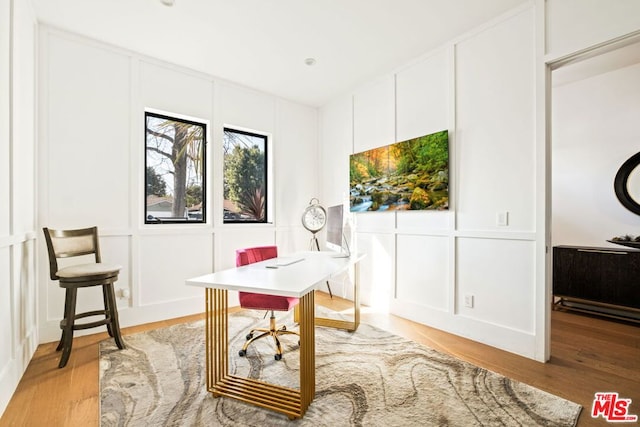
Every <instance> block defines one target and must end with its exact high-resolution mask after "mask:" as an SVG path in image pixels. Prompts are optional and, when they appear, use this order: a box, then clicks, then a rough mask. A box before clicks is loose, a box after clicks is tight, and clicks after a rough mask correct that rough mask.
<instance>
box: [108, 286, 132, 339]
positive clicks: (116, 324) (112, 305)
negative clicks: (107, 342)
mask: <svg viewBox="0 0 640 427" xmlns="http://www.w3.org/2000/svg"><path fill="white" fill-rule="evenodd" d="M103 290H104V292H105V294H106V301H107V302H106V305H105V310H107V311H108V312H109V314H108V315H109V316H110V317H111V324H109V325H107V329H110V332H111V333H110V335H111V336H112V337H113V338H114V340H115V341H116V345H117V346H118V348H119V349H120V350H123V349H125V348H127V347H126V346H125V345H124V341H123V340H122V335H121V334H120V321H119V320H118V306H117V305H116V295H115V292H114V290H113V283H108V284H106V285H104V286H103Z"/></svg>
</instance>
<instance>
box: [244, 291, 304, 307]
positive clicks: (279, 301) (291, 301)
mask: <svg viewBox="0 0 640 427" xmlns="http://www.w3.org/2000/svg"><path fill="white" fill-rule="evenodd" d="M238 294H239V297H240V306H241V307H242V308H250V309H253V310H276V311H289V310H291V309H292V308H293V307H294V306H295V305H296V304H298V301H299V299H298V298H295V297H282V296H279V295H264V294H254V293H251V292H239V293H238Z"/></svg>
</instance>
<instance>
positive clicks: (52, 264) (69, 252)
mask: <svg viewBox="0 0 640 427" xmlns="http://www.w3.org/2000/svg"><path fill="white" fill-rule="evenodd" d="M42 230H43V231H44V238H45V240H46V242H47V250H48V251H49V274H50V276H51V280H58V275H57V272H58V258H71V257H76V256H82V255H90V254H94V255H95V260H96V262H100V246H99V245H98V227H90V228H81V229H76V230H51V229H50V228H47V227H44V228H43V229H42Z"/></svg>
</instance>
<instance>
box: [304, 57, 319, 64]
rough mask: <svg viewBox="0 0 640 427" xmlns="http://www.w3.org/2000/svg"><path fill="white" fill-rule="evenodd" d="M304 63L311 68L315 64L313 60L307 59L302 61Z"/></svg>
mask: <svg viewBox="0 0 640 427" xmlns="http://www.w3.org/2000/svg"><path fill="white" fill-rule="evenodd" d="M304 63H305V64H307V65H308V66H312V65H314V64H315V63H316V60H315V58H307V59H305V60H304Z"/></svg>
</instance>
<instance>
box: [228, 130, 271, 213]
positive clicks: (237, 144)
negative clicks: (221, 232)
mask: <svg viewBox="0 0 640 427" xmlns="http://www.w3.org/2000/svg"><path fill="white" fill-rule="evenodd" d="M223 147H224V206H223V211H224V212H223V218H224V223H264V222H267V212H268V210H267V136H266V135H260V134H257V133H252V132H246V131H241V130H237V129H230V128H225V129H224V139H223Z"/></svg>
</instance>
